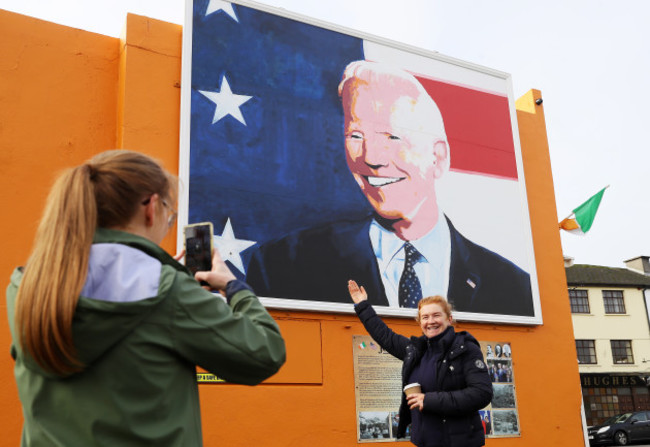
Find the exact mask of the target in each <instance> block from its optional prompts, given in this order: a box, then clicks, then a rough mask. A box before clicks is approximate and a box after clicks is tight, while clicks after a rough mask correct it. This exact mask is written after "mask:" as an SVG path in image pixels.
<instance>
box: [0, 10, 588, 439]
mask: <svg viewBox="0 0 650 447" xmlns="http://www.w3.org/2000/svg"><path fill="white" fill-rule="evenodd" d="M181 35H182V29H181V27H180V26H177V25H172V24H168V23H164V22H160V21H156V20H151V19H148V18H145V17H139V16H134V15H129V16H128V17H127V26H126V33H125V35H124V37H123V38H122V39H115V38H111V37H106V36H101V35H97V34H92V33H88V32H84V31H79V30H75V29H70V28H67V27H64V26H60V25H55V24H52V23H47V22H43V21H40V20H36V19H32V18H29V17H25V16H21V15H18V14H14V13H10V12H6V11H0V55H1V57H0V148H1V149H0V170H2V175H0V197H1V198H2V201H1V202H0V203H1V204H2V208H3V211H2V213H3V218H2V219H1V220H0V225H1V227H0V230H1V232H0V234H2V246H3V248H4V251H3V256H2V258H0V277H1V278H5V279H6V281H8V279H9V275H10V272H11V271H12V269H13V268H14V267H15V266H16V265H20V264H22V263H23V262H24V261H25V260H26V258H27V255H28V253H29V249H30V245H31V241H32V238H33V234H34V230H35V228H36V224H37V221H38V219H39V216H40V213H41V210H42V207H43V204H44V201H45V197H46V193H47V191H48V189H49V187H50V185H51V182H52V180H53V178H54V176H55V173H56V172H57V171H58V170H60V169H62V168H64V167H67V166H72V165H76V164H79V163H81V162H82V161H83V160H85V159H87V158H89V157H90V156H92V155H93V154H96V153H98V152H101V151H103V150H106V149H109V148H115V147H117V148H128V149H135V150H139V151H142V152H145V153H148V154H151V155H154V156H156V157H157V158H159V159H161V160H162V161H163V162H164V164H165V165H166V167H167V168H168V169H169V170H171V171H172V172H177V169H178V133H179V104H180V88H179V85H180V73H181ZM539 96H540V92H538V91H535V90H532V91H530V92H529V93H527V94H526V95H525V96H523V97H522V98H520V99H519V100H518V101H517V109H518V112H517V116H518V120H519V127H520V130H519V131H520V138H521V146H522V152H523V154H522V155H523V162H524V169H525V176H526V185H527V189H528V200H529V207H530V215H531V219H532V233H533V239H534V244H535V253H536V262H537V269H538V270H537V275H538V278H539V282H540V294H541V302H542V312H543V317H544V325H543V326H537V327H526V326H504V325H495V324H478V323H472V324H459V325H458V329H460V330H469V331H470V332H472V334H473V335H475V336H476V338H478V339H479V340H503V341H510V342H511V344H512V349H513V353H514V354H515V356H514V365H513V367H514V370H515V378H516V387H517V391H516V393H517V399H518V409H519V417H520V429H521V437H520V438H508V439H488V441H487V445H488V446H496V445H502V446H514V445H518V446H522V447H523V446H526V447H535V446H539V447H542V446H544V447H545V446H548V445H567V446H568V445H571V446H574V445H582V444H583V438H582V431H581V420H580V383H579V378H578V366H577V362H576V354H575V347H574V344H573V330H572V324H571V314H570V308H569V301H568V296H567V289H566V278H565V274H564V266H563V262H562V253H561V246H560V236H559V234H558V230H557V222H556V215H557V213H556V208H555V197H554V192H553V183H552V177H551V167H550V159H549V154H548V143H547V138H546V127H545V121H544V114H543V107H542V106H537V105H535V102H534V101H535V99H536V98H538V97H539ZM171 233H174V231H172V232H171ZM163 246H164V248H165V249H167V250H168V251H170V252H172V253H174V252H175V250H176V247H175V240H174V236H173V234H172V235H170V236H169V237H168V238H167V239H166V240H165V241H164V243H163ZM0 308H1V309H0V310H1V311H0V349H5V355H1V356H0V396H1V397H2V402H3V405H2V407H1V408H0V421H2V431H3V433H2V436H3V442H2V443H3V444H5V445H18V443H19V439H20V431H21V425H22V416H21V410H20V402H19V401H18V397H17V392H16V388H15V383H14V381H13V377H12V375H13V373H12V368H13V361H12V359H11V358H10V356H9V354H8V351H9V345H10V337H9V330H8V325H7V318H6V306H5V304H4V301H0ZM273 315H274V317H275V318H277V319H278V321H279V324H280V326H281V328H282V331H283V334H284V336H285V338H286V340H287V345H288V361H287V364H286V366H285V367H283V369H282V370H281V371H280V372H279V373H278V374H277V375H276V376H275V377H273V378H271V379H270V380H269V381H268V383H266V384H263V385H261V386H258V387H254V388H251V387H245V386H238V385H227V384H225V385H224V384H215V385H201V386H200V393H201V399H202V400H201V402H202V404H201V405H202V414H203V429H204V439H205V445H206V446H217V445H220V446H229V447H231V446H251V445H259V446H271V447H272V446H278V447H280V446H281V447H287V446H301V447H302V446H305V445H323V446H353V445H356V444H357V443H356V417H355V403H354V377H353V365H352V343H351V340H352V335H356V334H365V330H364V329H363V327H362V325H361V324H360V323H359V322H358V321H357V319H356V318H355V317H354V316H350V315H336V314H324V313H309V312H288V311H274V312H273ZM387 323H388V324H389V325H391V326H392V327H393V328H394V329H395V330H396V331H398V332H401V333H403V334H405V335H410V334H417V333H418V330H419V329H418V326H417V324H416V323H415V322H413V321H408V320H405V319H397V318H390V319H387ZM560 372H561V373H560ZM63 422H64V421H63ZM392 445H395V444H392ZM397 445H411V444H410V443H397Z"/></svg>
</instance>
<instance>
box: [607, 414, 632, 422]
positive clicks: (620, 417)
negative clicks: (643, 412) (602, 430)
mask: <svg viewBox="0 0 650 447" xmlns="http://www.w3.org/2000/svg"><path fill="white" fill-rule="evenodd" d="M630 416H632V413H625V414H619V415H616V416H613V417H611V418H609V419H607V420H606V421H605V422H603V423H602V425H612V424H620V423H622V422H625V421H627V420H628V419H629V418H630Z"/></svg>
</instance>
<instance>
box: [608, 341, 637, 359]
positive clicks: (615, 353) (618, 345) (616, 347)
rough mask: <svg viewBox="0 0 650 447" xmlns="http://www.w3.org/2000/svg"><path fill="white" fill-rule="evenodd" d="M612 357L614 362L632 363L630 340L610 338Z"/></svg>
mask: <svg viewBox="0 0 650 447" xmlns="http://www.w3.org/2000/svg"><path fill="white" fill-rule="evenodd" d="M611 343H612V358H613V359H614V363H615V364H619V363H634V356H633V355H632V340H611Z"/></svg>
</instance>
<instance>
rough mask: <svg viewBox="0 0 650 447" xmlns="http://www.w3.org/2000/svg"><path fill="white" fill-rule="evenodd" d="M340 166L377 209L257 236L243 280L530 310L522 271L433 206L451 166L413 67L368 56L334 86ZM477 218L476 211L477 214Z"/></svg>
mask: <svg viewBox="0 0 650 447" xmlns="http://www.w3.org/2000/svg"><path fill="white" fill-rule="evenodd" d="M339 96H340V97H341V101H342V105H343V113H344V118H345V121H344V136H345V152H346V159H347V164H348V167H349V169H350V172H351V174H352V176H353V177H354V179H355V180H356V182H357V184H358V186H359V188H360V189H361V192H362V193H363V194H364V196H365V197H366V199H367V200H368V202H369V203H370V205H371V206H372V208H373V210H374V213H373V214H372V215H370V216H368V218H367V219H364V220H360V221H358V220H357V221H338V222H334V223H332V224H329V225H326V226H323V227H319V228H314V229H308V230H304V231H301V232H297V233H294V234H291V235H289V236H286V237H284V238H282V239H280V240H277V241H272V242H269V243H266V244H264V245H263V246H262V247H261V248H260V249H259V250H258V251H257V252H256V253H255V254H254V256H253V259H252V261H251V264H250V265H249V268H248V275H247V281H248V282H249V283H250V284H251V285H252V286H253V288H254V289H255V291H256V292H257V293H258V294H259V295H261V296H270V297H282V298H292V299H301V300H313V301H330V302H347V301H346V299H347V297H346V287H347V280H348V279H354V280H356V281H357V282H358V283H359V284H360V285H363V286H364V287H365V289H366V291H367V293H368V297H369V300H370V302H371V303H373V304H376V305H383V306H391V307H417V303H418V301H419V300H420V299H421V298H422V296H429V295H442V296H446V297H447V298H448V299H449V301H450V302H451V303H452V304H453V306H454V310H456V311H460V312H475V313H489V314H502V315H517V316H533V300H532V294H531V284H530V277H529V275H528V273H526V272H524V271H523V270H522V269H520V268H519V267H517V266H516V265H515V264H513V263H512V262H510V261H508V260H507V259H505V258H503V257H501V256H499V255H498V254H496V253H494V252H492V251H490V250H487V249H486V248H484V247H481V246H479V245H477V244H475V243H473V242H471V241H469V240H468V239H466V238H465V237H463V236H462V235H461V234H460V233H459V232H458V231H457V230H456V229H455V228H454V226H453V225H452V223H451V221H449V219H448V218H447V217H446V216H445V215H444V213H443V212H442V210H441V209H440V208H439V205H438V201H437V196H436V181H437V180H438V179H439V178H441V177H442V176H443V175H444V174H445V173H446V172H447V170H448V169H449V165H450V148H449V143H448V141H447V136H446V133H445V126H444V121H443V118H442V115H441V113H440V110H439V109H438V106H437V105H436V103H435V102H434V100H433V99H432V98H431V97H430V96H429V94H428V93H427V92H426V90H425V89H424V87H422V85H421V84H420V82H418V80H417V79H416V78H415V77H414V76H412V75H411V74H409V73H407V72H404V71H402V70H399V69H395V68H394V67H391V66H387V65H384V64H380V63H374V62H368V61H355V62H352V63H351V64H349V65H348V66H347V68H346V69H345V72H344V74H343V80H342V81H341V83H340V85H339ZM477 219H480V216H477Z"/></svg>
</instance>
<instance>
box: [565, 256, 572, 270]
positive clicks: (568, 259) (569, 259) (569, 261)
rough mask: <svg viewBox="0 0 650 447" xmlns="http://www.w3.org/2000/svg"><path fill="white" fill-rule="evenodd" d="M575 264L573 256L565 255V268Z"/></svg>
mask: <svg viewBox="0 0 650 447" xmlns="http://www.w3.org/2000/svg"><path fill="white" fill-rule="evenodd" d="M571 266H573V258H572V257H571V256H565V257H564V268H567V267H571Z"/></svg>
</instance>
